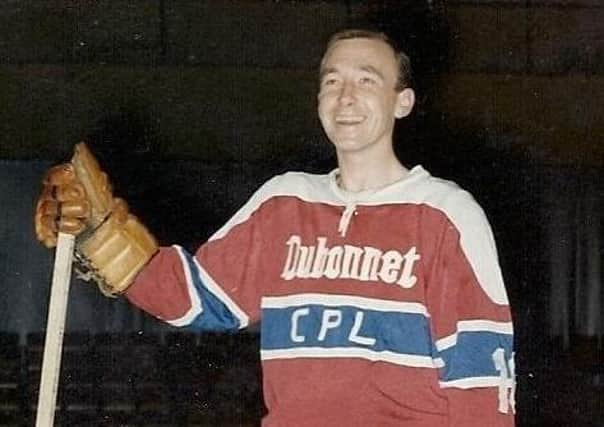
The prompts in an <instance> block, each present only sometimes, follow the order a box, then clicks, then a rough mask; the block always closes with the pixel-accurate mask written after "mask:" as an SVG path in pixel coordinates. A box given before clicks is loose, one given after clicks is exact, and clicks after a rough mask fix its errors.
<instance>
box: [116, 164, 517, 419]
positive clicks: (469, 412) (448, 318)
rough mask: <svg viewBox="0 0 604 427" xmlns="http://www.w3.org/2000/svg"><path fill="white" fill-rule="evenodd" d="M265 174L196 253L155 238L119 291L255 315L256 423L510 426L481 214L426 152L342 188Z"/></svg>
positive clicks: (194, 322)
mask: <svg viewBox="0 0 604 427" xmlns="http://www.w3.org/2000/svg"><path fill="white" fill-rule="evenodd" d="M337 174H338V171H337V170H334V171H332V172H331V173H329V174H326V175H312V174H306V173H297V172H290V173H287V174H284V175H279V176H277V177H275V178H273V179H271V180H269V181H268V182H267V183H265V184H264V185H263V186H262V187H261V188H260V189H259V190H258V191H257V192H256V193H255V194H254V195H253V196H252V197H251V198H250V200H249V201H248V202H247V203H246V204H245V205H244V206H243V207H242V208H241V209H240V210H239V211H238V212H237V213H236V214H235V215H234V217H233V218H231V220H230V221H228V222H227V223H226V224H225V225H224V226H223V227H222V228H221V229H220V230H219V231H218V232H216V233H215V234H214V235H213V236H212V237H211V238H210V239H209V240H208V242H206V243H205V244H203V245H202V246H201V247H200V248H199V249H198V250H197V252H196V253H195V254H189V253H187V252H186V251H185V250H183V248H181V247H179V246H173V247H164V248H161V250H160V252H159V254H158V255H156V256H155V257H154V258H153V259H152V261H151V262H150V263H149V265H148V266H147V267H146V268H145V269H144V270H143V271H142V272H141V273H140V274H139V275H138V276H137V278H136V280H135V283H134V284H133V285H132V286H131V287H130V289H129V290H128V292H127V297H128V299H129V300H130V301H131V302H132V303H134V304H135V305H137V306H139V307H141V308H142V309H144V310H146V311H147V312H149V313H151V314H153V315H154V316H156V317H158V318H159V319H162V320H164V321H166V322H168V323H170V324H172V325H175V326H179V327H188V328H193V329H195V330H212V331H221V330H222V331H224V330H237V329H241V328H245V327H246V326H248V325H249V324H251V323H254V322H257V321H260V322H261V323H260V325H261V326H260V328H261V359H262V370H263V377H264V380H263V381H264V387H263V389H264V398H265V404H266V406H267V408H268V415H267V416H266V417H265V419H264V420H263V425H264V426H288V427H290V426H313V427H320V426H417V427H419V426H422V427H435V426H480V427H485V426H511V425H513V424H514V416H513V411H514V389H515V382H514V359H513V327H512V322H511V316H510V309H509V304H508V299H507V295H506V291H505V288H504V283H503V279H502V275H501V271H500V268H499V264H498V260H497V252H496V247H495V243H494V239H493V236H492V232H491V229H490V226H489V224H488V222H487V219H486V217H485V215H484V213H483V211H482V209H481V208H480V207H479V206H478V204H477V203H476V202H475V200H474V199H473V198H472V196H471V195H470V194H469V193H468V192H466V191H464V190H462V189H461V188H459V187H458V186H457V185H456V184H454V183H452V182H449V181H445V180H441V179H438V178H435V177H433V176H431V175H430V174H429V173H428V172H427V171H426V170H425V169H423V168H422V167H421V166H416V167H414V168H413V169H412V170H411V171H410V172H409V174H408V175H407V176H406V177H405V178H403V179H401V180H400V181H397V182H395V183H392V184H390V185H387V186H385V187H383V188H380V189H377V190H372V191H364V192H359V193H350V192H346V191H344V190H342V189H341V188H339V187H338V185H337V183H336V176H337Z"/></svg>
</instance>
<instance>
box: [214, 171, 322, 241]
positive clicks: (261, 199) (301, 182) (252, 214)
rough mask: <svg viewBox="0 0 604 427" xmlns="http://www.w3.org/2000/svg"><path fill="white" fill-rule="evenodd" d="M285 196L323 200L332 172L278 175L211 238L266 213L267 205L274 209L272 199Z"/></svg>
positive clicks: (264, 185) (218, 236)
mask: <svg viewBox="0 0 604 427" xmlns="http://www.w3.org/2000/svg"><path fill="white" fill-rule="evenodd" d="M283 198H289V199H292V198H296V199H300V200H303V201H311V202H315V201H320V200H327V199H328V198H329V175H316V174H309V173H305V172H287V173H284V174H280V175H276V176H273V177H272V178H270V179H269V180H268V181H266V182H265V183H264V184H262V185H261V186H260V187H259V188H258V190H256V191H255V192H254V194H252V196H251V197H250V198H249V199H248V201H247V202H246V203H245V204H244V205H243V206H242V207H241V208H240V209H239V210H238V211H237V212H236V213H235V215H234V216H233V217H232V218H231V219H230V220H229V221H228V222H227V223H226V224H225V225H224V226H223V227H222V228H221V229H220V230H218V231H217V232H216V233H215V234H214V235H213V236H212V237H211V238H210V240H214V239H218V238H221V237H224V236H225V235H226V234H227V233H228V232H229V231H230V230H231V229H233V228H234V227H235V226H237V225H239V224H243V223H246V222H249V221H250V220H252V219H253V218H259V217H260V216H262V213H261V212H263V211H264V207H266V208H267V209H273V208H274V207H275V204H273V203H269V202H273V201H276V200H278V199H283Z"/></svg>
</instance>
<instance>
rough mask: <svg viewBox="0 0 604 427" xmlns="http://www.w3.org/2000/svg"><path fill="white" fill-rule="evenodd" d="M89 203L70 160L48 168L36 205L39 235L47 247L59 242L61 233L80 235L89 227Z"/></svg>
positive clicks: (36, 225)
mask: <svg viewBox="0 0 604 427" xmlns="http://www.w3.org/2000/svg"><path fill="white" fill-rule="evenodd" d="M89 217H90V204H89V202H88V200H87V198H86V191H85V190H84V187H83V186H82V184H81V183H80V181H79V180H78V178H77V176H76V174H75V171H74V169H73V166H72V165H71V164H70V163H66V164H62V165H58V166H54V167H52V168H51V169H49V170H48V172H47V174H46V177H45V178H44V181H43V188H42V192H41V194H40V198H39V199H38V203H37V205H36V212H35V216H34V223H35V229H36V237H37V238H38V240H39V241H40V242H42V243H43V244H44V246H46V247H48V248H52V247H54V246H56V244H57V235H58V233H59V231H60V232H63V233H69V234H73V235H78V234H80V233H81V232H82V231H84V230H85V229H86V221H87V220H88V218H89Z"/></svg>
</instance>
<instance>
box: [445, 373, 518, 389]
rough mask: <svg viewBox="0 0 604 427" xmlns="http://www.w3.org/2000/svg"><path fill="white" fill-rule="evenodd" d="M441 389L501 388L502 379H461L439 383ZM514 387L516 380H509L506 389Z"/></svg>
mask: <svg viewBox="0 0 604 427" xmlns="http://www.w3.org/2000/svg"><path fill="white" fill-rule="evenodd" d="M439 384H440V387H441V388H461V389H464V390H466V389H469V388H480V387H499V386H500V384H501V379H500V378H499V377H498V376H497V377H471V378H461V379H458V380H452V381H440V382H439ZM513 385H514V380H512V379H507V380H506V384H505V387H507V388H512V386H513Z"/></svg>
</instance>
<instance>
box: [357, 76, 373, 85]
mask: <svg viewBox="0 0 604 427" xmlns="http://www.w3.org/2000/svg"><path fill="white" fill-rule="evenodd" d="M359 83H361V84H363V85H374V84H376V83H377V81H376V80H375V79H374V78H372V77H367V76H365V77H361V78H360V79H359Z"/></svg>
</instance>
